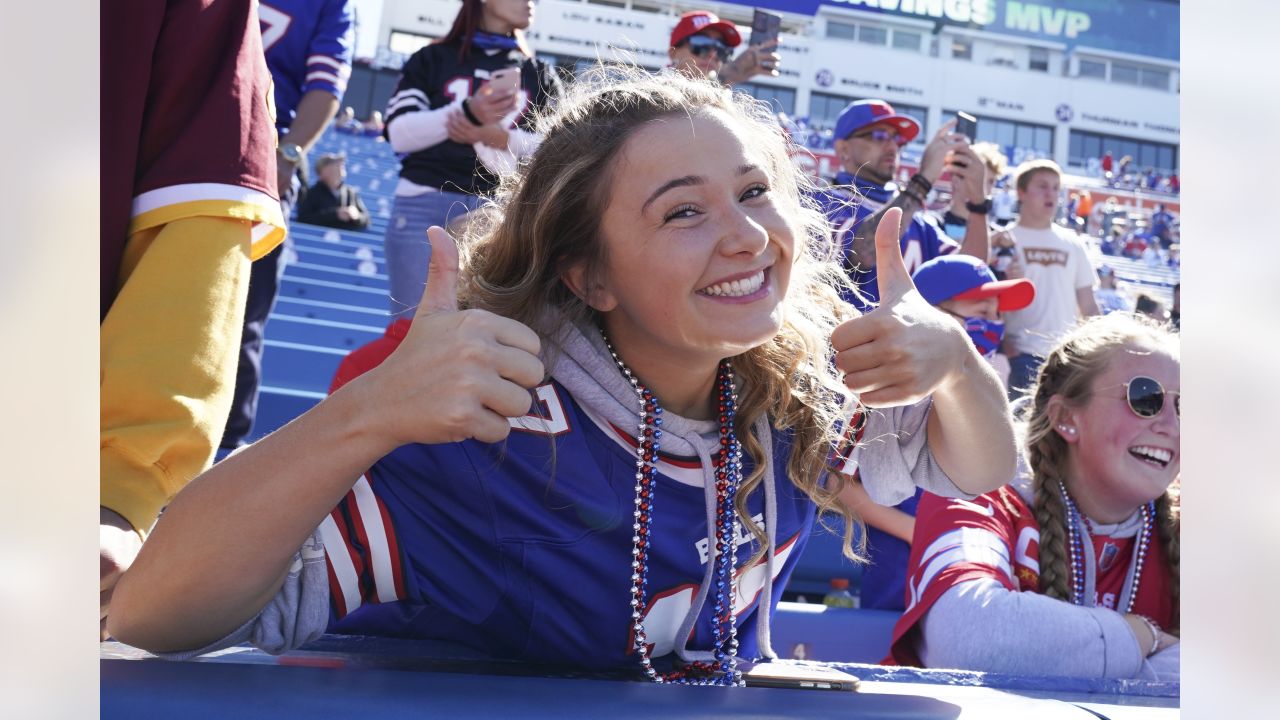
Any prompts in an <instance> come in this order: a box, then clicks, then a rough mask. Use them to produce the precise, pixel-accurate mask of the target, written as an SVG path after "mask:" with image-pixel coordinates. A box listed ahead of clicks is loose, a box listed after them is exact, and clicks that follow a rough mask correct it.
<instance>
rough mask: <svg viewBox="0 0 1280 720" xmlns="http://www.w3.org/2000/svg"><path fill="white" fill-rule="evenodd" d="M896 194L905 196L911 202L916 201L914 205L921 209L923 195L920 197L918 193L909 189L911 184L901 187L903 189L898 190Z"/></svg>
mask: <svg viewBox="0 0 1280 720" xmlns="http://www.w3.org/2000/svg"><path fill="white" fill-rule="evenodd" d="M898 192H900V193H902V194H903V195H906V196H907V197H909V198H911V199H912V200H915V201H916V204H918V205H919V206H920V207H921V208H923V207H924V196H923V195H921V194H920V193H919V192H918V191H916V190H913V189H912V188H911V184H910V183H908V184H907V185H905V186H903V188H902V189H901V190H899V191H898Z"/></svg>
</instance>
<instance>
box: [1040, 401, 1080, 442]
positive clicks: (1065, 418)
mask: <svg viewBox="0 0 1280 720" xmlns="http://www.w3.org/2000/svg"><path fill="white" fill-rule="evenodd" d="M1045 411H1046V412H1047V413H1048V415H1049V422H1050V423H1051V427H1052V428H1053V431H1054V432H1056V433H1057V434H1058V437H1060V438H1062V440H1063V441H1064V442H1066V443H1067V444H1068V445H1074V444H1075V443H1076V442H1077V441H1079V440H1080V428H1079V426H1078V425H1077V423H1076V413H1075V411H1074V410H1072V409H1071V406H1069V405H1067V402H1066V401H1065V400H1063V399H1062V396H1061V395H1054V396H1053V397H1051V398H1049V403H1048V406H1047V407H1046V409H1045Z"/></svg>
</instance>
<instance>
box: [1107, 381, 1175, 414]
mask: <svg viewBox="0 0 1280 720" xmlns="http://www.w3.org/2000/svg"><path fill="white" fill-rule="evenodd" d="M1114 387H1123V388H1124V390H1125V392H1124V396H1125V400H1126V401H1127V402H1128V403H1129V409H1130V410H1132V411H1133V414H1134V415H1137V416H1138V417H1140V418H1153V417H1155V416H1157V415H1159V414H1160V412H1161V411H1162V410H1164V399H1165V396H1166V395H1172V396H1173V412H1174V414H1175V415H1177V416H1178V418H1179V419H1181V418H1182V393H1181V392H1180V391H1176V390H1165V389H1164V386H1163V385H1161V384H1160V381H1159V380H1156V379H1155V378H1149V377H1147V376H1145V375H1138V376H1137V377H1135V378H1133V379H1132V380H1130V381H1129V382H1127V383H1125V384H1123V385H1118V386H1114Z"/></svg>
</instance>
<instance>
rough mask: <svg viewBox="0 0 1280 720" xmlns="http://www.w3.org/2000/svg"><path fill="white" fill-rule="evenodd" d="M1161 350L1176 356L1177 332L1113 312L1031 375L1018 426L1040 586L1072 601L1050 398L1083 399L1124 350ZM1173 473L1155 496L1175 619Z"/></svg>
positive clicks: (1084, 327)
mask: <svg viewBox="0 0 1280 720" xmlns="http://www.w3.org/2000/svg"><path fill="white" fill-rule="evenodd" d="M1134 348H1137V349H1142V350H1160V351H1161V352H1168V353H1169V354H1171V355H1172V356H1173V357H1175V358H1176V357H1178V356H1179V343H1178V336H1177V335H1175V334H1173V333H1171V332H1169V330H1168V329H1167V327H1166V326H1164V325H1161V324H1157V323H1156V322H1155V321H1153V320H1150V319H1147V318H1145V317H1142V316H1137V315H1132V314H1129V313H1111V314H1109V315H1104V316H1101V317H1094V318H1090V319H1088V320H1086V321H1084V322H1082V323H1081V324H1080V325H1079V326H1078V327H1076V329H1074V330H1073V331H1071V332H1070V333H1069V334H1067V335H1066V336H1065V337H1063V338H1062V340H1061V341H1059V343H1058V345H1057V346H1056V347H1055V348H1054V349H1053V350H1052V351H1051V352H1050V353H1049V356H1048V357H1047V358H1046V360H1045V362H1044V365H1042V366H1041V368H1040V372H1039V374H1038V375H1037V376H1036V382H1035V385H1034V386H1033V387H1032V391H1031V398H1032V399H1031V403H1030V406H1029V408H1028V409H1027V411H1026V416H1025V420H1024V422H1023V423H1022V427H1021V432H1022V434H1023V436H1024V441H1023V447H1024V448H1025V452H1026V460H1027V464H1028V466H1029V467H1030V468H1031V477H1032V488H1033V491H1034V492H1033V498H1032V511H1033V512H1034V513H1035V517H1036V522H1037V523H1038V524H1039V525H1040V591H1041V592H1042V593H1044V594H1045V595H1048V596H1049V597H1054V598H1058V599H1060V600H1066V601H1068V602H1070V600H1071V567H1070V560H1069V556H1068V553H1069V550H1068V542H1067V537H1068V536H1067V513H1066V505H1065V502H1064V499H1063V497H1062V494H1061V493H1060V492H1059V489H1058V483H1059V482H1062V483H1064V484H1066V469H1067V443H1066V441H1064V440H1063V439H1062V437H1061V436H1059V435H1058V433H1057V432H1055V431H1054V418H1053V417H1051V414H1050V411H1049V406H1050V400H1052V399H1053V398H1054V397H1055V396H1057V397H1058V398H1060V399H1061V401H1062V402H1064V403H1065V404H1067V405H1069V406H1078V405H1081V404H1083V403H1084V401H1085V397H1086V396H1087V395H1088V394H1089V392H1090V389H1091V388H1092V387H1093V384H1094V381H1095V380H1096V379H1097V377H1098V376H1099V375H1100V374H1102V372H1104V371H1105V370H1106V369H1107V367H1108V366H1110V364H1111V362H1112V360H1113V358H1114V356H1115V355H1116V353H1118V352H1120V351H1122V350H1126V349H1134ZM1177 488H1178V482H1177V481H1176V480H1175V482H1174V483H1173V485H1171V486H1170V487H1169V488H1168V489H1167V490H1166V491H1165V493H1164V494H1163V495H1161V496H1160V497H1159V498H1158V499H1157V500H1156V528H1157V532H1158V536H1159V538H1160V541H1161V543H1162V544H1163V545H1164V549H1165V557H1166V559H1167V560H1168V562H1169V572H1170V576H1171V578H1172V588H1173V600H1174V625H1175V626H1176V625H1177V624H1178V620H1177V618H1178V577H1179V537H1180V525H1179V508H1180V506H1179V500H1178V489H1177Z"/></svg>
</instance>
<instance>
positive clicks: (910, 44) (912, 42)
mask: <svg viewBox="0 0 1280 720" xmlns="http://www.w3.org/2000/svg"><path fill="white" fill-rule="evenodd" d="M922 37H923V36H922V35H921V34H920V33H917V32H908V31H906V30H894V31H893V47H894V49H896V50H911V51H912V52H920V39H921V38H922Z"/></svg>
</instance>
